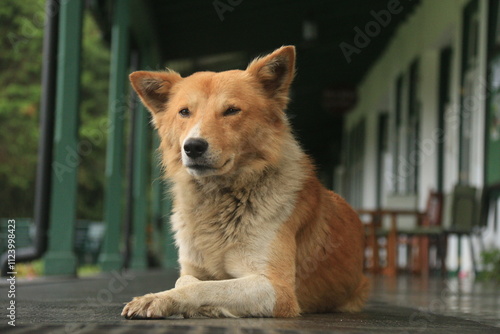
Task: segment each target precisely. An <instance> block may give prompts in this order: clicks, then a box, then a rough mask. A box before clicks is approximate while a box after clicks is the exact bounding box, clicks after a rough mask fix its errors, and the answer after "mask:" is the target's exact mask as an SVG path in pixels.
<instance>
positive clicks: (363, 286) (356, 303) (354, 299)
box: [338, 276, 371, 312]
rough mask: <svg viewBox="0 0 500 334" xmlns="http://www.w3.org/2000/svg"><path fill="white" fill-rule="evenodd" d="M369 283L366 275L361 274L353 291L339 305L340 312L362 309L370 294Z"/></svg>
mask: <svg viewBox="0 0 500 334" xmlns="http://www.w3.org/2000/svg"><path fill="white" fill-rule="evenodd" d="M370 290H371V284H370V281H369V280H368V278H367V277H366V276H362V277H361V280H360V282H359V285H358V287H357V288H356V289H355V290H354V291H353V293H352V295H351V298H350V299H349V300H347V302H346V303H345V304H344V305H342V306H341V307H339V309H338V310H339V311H341V312H359V311H361V310H362V309H363V306H364V305H365V303H366V301H367V300H368V297H369V296H370Z"/></svg>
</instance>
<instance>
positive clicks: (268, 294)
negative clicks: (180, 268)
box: [122, 275, 276, 318]
mask: <svg viewBox="0 0 500 334" xmlns="http://www.w3.org/2000/svg"><path fill="white" fill-rule="evenodd" d="M275 304H276V293H275V289H274V287H273V284H272V283H271V282H270V281H269V279H268V278H266V277H265V276H264V275H251V276H246V277H242V278H236V279H230V280H221V281H193V283H191V284H187V285H184V286H181V287H178V288H175V289H172V290H168V291H163V292H159V293H151V294H147V295H144V296H142V297H136V298H134V299H133V300H132V301H131V302H130V303H128V304H127V305H126V306H125V308H124V309H123V312H122V315H123V316H126V317H127V318H136V317H137V318H164V317H168V316H171V315H176V314H183V315H185V316H196V315H204V316H211V317H251V316H254V317H270V316H273V310H274V307H275Z"/></svg>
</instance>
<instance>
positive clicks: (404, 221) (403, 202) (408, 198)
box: [382, 195, 419, 230]
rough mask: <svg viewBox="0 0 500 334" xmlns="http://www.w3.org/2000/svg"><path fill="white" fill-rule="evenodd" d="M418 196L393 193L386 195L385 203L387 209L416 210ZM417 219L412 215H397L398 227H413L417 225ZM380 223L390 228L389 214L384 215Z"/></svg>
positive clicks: (409, 228)
mask: <svg viewBox="0 0 500 334" xmlns="http://www.w3.org/2000/svg"><path fill="white" fill-rule="evenodd" d="M417 203H418V198H417V195H393V196H389V197H387V201H386V205H387V209H389V210H399V209H400V210H415V211H417V210H418V204H417ZM418 223H419V222H418V220H417V217H416V216H412V215H400V216H398V228H400V229H403V230H411V229H414V228H415V227H416V226H417V225H418ZM382 225H383V226H384V228H390V226H391V217H390V215H385V216H384V219H383V222H382Z"/></svg>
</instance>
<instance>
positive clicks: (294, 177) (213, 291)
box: [121, 46, 370, 319]
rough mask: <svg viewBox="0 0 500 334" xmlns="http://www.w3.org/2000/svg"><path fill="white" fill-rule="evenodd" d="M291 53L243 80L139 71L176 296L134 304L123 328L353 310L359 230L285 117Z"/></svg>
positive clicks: (137, 84) (358, 303)
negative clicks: (142, 322)
mask: <svg viewBox="0 0 500 334" xmlns="http://www.w3.org/2000/svg"><path fill="white" fill-rule="evenodd" d="M294 75H295V47H293V46H284V47H281V48H279V49H277V50H276V51H274V52H272V53H271V54H269V55H267V56H264V57H260V58H257V59H255V60H253V61H252V62H251V63H250V64H249V65H248V67H247V68H246V70H231V71H225V72H217V73H214V72H197V73H194V74H192V75H190V76H188V77H185V78H183V77H181V76H180V75H179V74H178V73H176V72H173V71H168V70H167V71H163V72H148V71H138V72H134V73H132V74H131V75H130V81H131V84H132V86H133V88H134V90H135V91H136V92H137V94H138V96H139V97H140V99H141V101H142V103H143V104H144V105H145V106H146V107H147V109H149V111H150V112H151V114H152V123H153V125H154V127H155V129H156V130H157V131H158V134H159V136H160V139H161V140H160V147H159V151H160V153H161V156H162V165H163V167H164V169H165V174H166V178H167V179H168V180H170V182H171V192H172V195H173V211H172V212H173V214H172V217H171V224H172V228H173V231H174V232H175V239H176V244H177V246H178V249H179V264H180V278H179V279H178V280H177V282H176V284H175V288H173V289H171V290H167V291H163V292H158V293H150V294H146V295H144V296H142V297H135V298H134V299H133V300H132V301H131V302H129V303H128V304H126V306H125V307H124V308H123V311H122V313H121V314H122V316H125V317H126V318H132V319H133V318H166V317H169V316H174V315H183V316H184V317H199V316H205V317H296V316H299V315H300V314H301V313H325V312H335V311H345V312H357V311H360V310H361V309H362V307H363V305H364V303H365V301H366V299H367V298H368V294H369V289H370V287H369V285H370V284H369V281H368V279H367V278H366V277H365V276H364V275H363V250H364V230H363V226H362V223H361V222H360V220H359V218H358V216H357V214H356V212H355V211H354V210H353V209H352V208H351V207H350V206H349V205H348V204H347V203H346V201H345V200H344V199H342V198H341V197H340V196H339V195H337V194H335V193H333V192H332V191H329V190H327V189H326V188H324V187H323V186H322V184H321V183H320V181H319V180H318V178H317V177H316V175H315V167H314V165H313V163H312V161H311V159H310V158H309V157H308V156H307V155H306V154H305V153H304V151H303V150H302V148H301V147H300V145H299V144H298V142H297V141H296V139H295V138H294V136H293V133H292V130H291V127H290V124H289V121H288V119H287V116H286V114H285V109H286V107H287V103H288V101H289V90H290V85H291V83H292V80H293V78H294Z"/></svg>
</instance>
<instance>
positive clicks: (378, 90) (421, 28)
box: [345, 0, 498, 272]
mask: <svg viewBox="0 0 500 334" xmlns="http://www.w3.org/2000/svg"><path fill="white" fill-rule="evenodd" d="M469 2H470V1H469V0H439V1H436V0H422V2H421V4H420V5H419V6H417V7H416V9H415V11H414V13H412V14H411V16H410V17H408V19H407V20H406V22H404V23H402V24H401V26H400V27H399V28H398V29H397V31H396V32H395V34H394V37H393V39H392V41H391V42H390V43H389V44H388V46H387V48H386V49H385V51H384V52H383V53H382V54H381V56H380V58H379V60H378V61H377V62H376V63H375V64H374V65H373V66H372V68H371V69H370V70H369V72H368V73H367V75H366V77H365V78H364V81H363V82H362V83H361V85H360V86H359V88H358V89H359V95H360V98H359V102H358V104H357V106H356V108H355V109H354V110H353V111H352V112H351V113H349V115H348V116H347V117H346V121H345V129H346V130H347V131H349V130H350V129H351V128H352V127H353V126H355V125H356V124H357V123H358V122H359V121H361V120H362V119H366V138H365V144H366V146H365V152H366V153H365V157H364V159H365V161H364V165H365V166H366V168H365V170H364V175H363V176H364V187H363V194H361V196H362V203H363V207H364V208H367V209H369V208H374V207H375V205H376V193H377V189H376V184H377V183H376V178H377V177H378V175H377V170H376V166H377V138H378V134H377V122H378V113H379V112H380V111H388V112H389V115H390V116H389V117H390V122H391V123H392V122H394V113H395V109H396V108H395V87H396V80H397V78H398V76H400V75H403V77H404V80H405V81H407V80H408V73H409V69H410V65H411V64H412V62H413V61H415V60H417V59H418V61H419V79H420V81H419V90H420V91H419V97H418V100H419V102H420V107H421V108H420V117H421V118H420V122H421V123H420V142H421V144H422V147H421V154H420V166H419V167H420V170H419V180H418V185H419V193H418V194H416V195H417V196H418V201H417V202H418V207H419V208H420V209H423V208H425V205H426V200H427V197H428V193H429V190H430V189H435V188H436V186H437V151H436V148H437V147H436V144H437V143H436V140H437V139H436V138H435V132H436V129H437V125H438V124H437V117H438V101H439V55H440V51H441V50H442V49H443V48H445V47H448V46H451V48H452V64H451V75H450V76H451V78H450V97H451V101H450V104H449V106H448V108H447V112H446V114H445V131H446V136H445V147H444V151H445V152H444V164H445V166H444V180H443V183H444V185H443V186H444V191H445V193H450V192H451V190H452V189H453V187H454V185H455V184H456V183H457V182H458V180H459V148H460V142H459V130H460V122H459V113H460V107H459V106H460V103H461V94H462V85H461V78H462V77H461V75H462V74H461V71H462V69H461V56H462V35H463V33H462V29H463V27H462V19H463V10H464V7H465V6H466V5H467V4H468V3H469ZM487 6H488V2H487V0H479V22H480V27H479V30H480V39H479V57H478V59H479V62H478V64H477V71H476V73H474V76H475V77H474V80H475V85H474V86H475V87H476V89H477V91H476V92H474V98H475V99H476V101H474V103H475V104H474V109H475V112H474V113H473V116H472V118H471V122H472V127H473V136H472V143H471V146H472V150H471V152H472V153H471V161H472V162H473V163H472V164H471V171H470V175H469V182H470V183H471V184H473V185H475V186H478V187H479V188H481V187H482V185H483V179H484V135H483V134H484V131H485V129H484V123H485V120H484V112H483V111H484V110H485V103H486V99H485V91H486V79H485V78H486V65H487V64H486V52H487V29H488V27H487V18H488V15H487V14H488V9H487ZM368 47H369V46H368ZM407 87H408V86H407V85H405V88H404V90H403V92H404V94H403V100H406V98H407V90H408V88H407ZM403 106H404V108H403V115H405V114H407V110H406V108H407V103H406V101H404V102H403ZM390 128H391V131H394V126H393V125H392V124H391V126H390ZM395 137H396V136H395V135H394V133H392V134H391V137H390V138H391V140H392V141H394V138H395ZM388 195H390V194H388ZM382 203H385V199H383V200H382ZM447 224H449V222H446V221H445V225H447ZM487 234H488V235H489V236H490V237H489V238H490V239H492V237H491V235H492V233H487ZM466 239H467V238H463V239H462V242H463V244H462V250H463V252H464V253H462V255H461V256H462V270H463V271H464V272H470V270H471V269H472V265H471V258H470V253H469V247H468V245H467V243H468V240H466ZM457 241H458V240H457V239H456V238H453V237H452V238H450V240H449V245H450V249H449V254H456V252H457V246H458V243H457ZM497 243H498V241H497ZM476 249H478V248H476ZM457 259H458V258H456V257H454V256H451V257H450V258H449V259H448V260H449V262H448V266H449V269H451V270H453V269H455V267H456V264H457Z"/></svg>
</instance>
